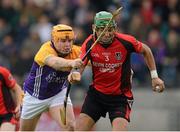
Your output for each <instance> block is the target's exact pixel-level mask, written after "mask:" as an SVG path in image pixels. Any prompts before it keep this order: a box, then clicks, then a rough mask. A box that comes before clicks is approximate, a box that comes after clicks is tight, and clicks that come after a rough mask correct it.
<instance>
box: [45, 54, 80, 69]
mask: <svg viewBox="0 0 180 132" xmlns="http://www.w3.org/2000/svg"><path fill="white" fill-rule="evenodd" d="M45 64H46V65H48V66H50V67H52V68H54V69H56V70H60V71H70V70H71V69H72V68H79V67H80V66H81V65H82V61H81V59H75V60H69V59H64V58H61V57H56V56H49V57H47V58H46V59H45Z"/></svg>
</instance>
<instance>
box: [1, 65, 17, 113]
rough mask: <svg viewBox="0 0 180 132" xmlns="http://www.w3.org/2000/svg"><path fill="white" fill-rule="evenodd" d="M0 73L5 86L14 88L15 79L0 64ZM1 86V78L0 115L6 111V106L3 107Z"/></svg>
mask: <svg viewBox="0 0 180 132" xmlns="http://www.w3.org/2000/svg"><path fill="white" fill-rule="evenodd" d="M0 74H1V75H2V77H3V78H4V81H5V83H6V86H7V87H8V88H14V86H15V84H16V80H15V79H14V78H13V76H12V74H11V73H10V71H9V70H8V69H7V68H5V67H1V66H0ZM2 88H4V87H3V82H2V80H0V115H3V114H7V113H8V111H7V109H6V107H5V102H4V99H3V93H2ZM6 98H9V97H6Z"/></svg>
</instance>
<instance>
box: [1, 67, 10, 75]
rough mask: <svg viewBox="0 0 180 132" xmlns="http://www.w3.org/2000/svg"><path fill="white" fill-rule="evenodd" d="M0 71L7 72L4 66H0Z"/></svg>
mask: <svg viewBox="0 0 180 132" xmlns="http://www.w3.org/2000/svg"><path fill="white" fill-rule="evenodd" d="M0 73H2V74H4V73H9V70H8V69H7V68H6V67H3V66H0Z"/></svg>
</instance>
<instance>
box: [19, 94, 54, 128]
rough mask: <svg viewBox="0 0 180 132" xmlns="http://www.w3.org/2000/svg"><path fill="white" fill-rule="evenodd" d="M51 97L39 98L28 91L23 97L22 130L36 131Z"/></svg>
mask: <svg viewBox="0 0 180 132" xmlns="http://www.w3.org/2000/svg"><path fill="white" fill-rule="evenodd" d="M50 100H51V99H45V100H39V99H37V98H35V97H33V96H31V95H29V94H28V93H27V92H26V94H25V96H24V99H23V105H22V113H21V119H20V130H21V131H34V130H35V128H36V125H37V122H38V120H39V118H40V116H41V113H43V112H44V111H46V110H47V108H48V103H49V101H50Z"/></svg>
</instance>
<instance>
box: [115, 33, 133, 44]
mask: <svg viewBox="0 0 180 132" xmlns="http://www.w3.org/2000/svg"><path fill="white" fill-rule="evenodd" d="M115 36H116V37H117V38H118V39H122V40H125V41H128V42H134V41H135V40H136V38H135V37H134V36H132V35H130V34H125V33H118V32H117V33H115Z"/></svg>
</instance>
